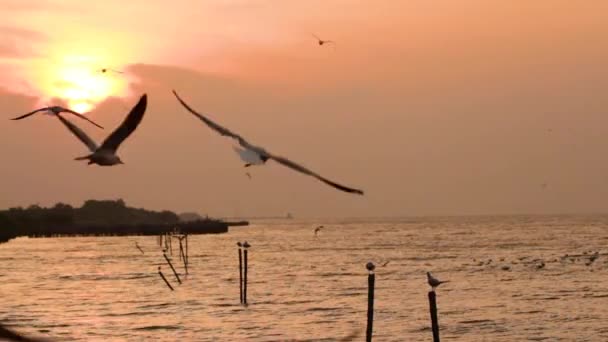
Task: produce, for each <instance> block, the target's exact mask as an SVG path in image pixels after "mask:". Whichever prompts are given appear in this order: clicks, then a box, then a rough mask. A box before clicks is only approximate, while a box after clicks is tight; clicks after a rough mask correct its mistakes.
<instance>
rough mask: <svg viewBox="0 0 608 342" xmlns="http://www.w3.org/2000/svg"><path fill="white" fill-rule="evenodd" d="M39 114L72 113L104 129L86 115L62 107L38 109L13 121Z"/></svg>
mask: <svg viewBox="0 0 608 342" xmlns="http://www.w3.org/2000/svg"><path fill="white" fill-rule="evenodd" d="M39 112H42V113H47V114H49V115H55V116H57V115H59V114H60V113H70V114H73V115H76V116H77V117H79V118H81V119H83V120H86V121H88V122H90V123H92V124H93V125H95V126H97V127H99V128H101V129H103V127H102V126H100V125H98V124H97V123H95V122H93V121H92V120H91V119H89V118H87V117H86V116H84V115H82V114H80V113H78V112H75V111H73V110H71V109H68V108H63V107H61V106H50V107H44V108H40V109H36V110H35V111H32V112H29V113H27V114H23V115H21V116H18V117H16V118H12V119H11V120H21V119H25V118H27V117H28V116H31V115H34V114H36V113H39Z"/></svg>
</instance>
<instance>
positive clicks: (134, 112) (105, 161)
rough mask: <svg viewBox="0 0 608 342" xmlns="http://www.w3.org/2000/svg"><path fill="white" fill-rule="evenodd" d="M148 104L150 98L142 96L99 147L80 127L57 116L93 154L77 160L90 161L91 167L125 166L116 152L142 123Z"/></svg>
mask: <svg viewBox="0 0 608 342" xmlns="http://www.w3.org/2000/svg"><path fill="white" fill-rule="evenodd" d="M147 104H148V97H147V95H146V94H144V95H142V96H141V98H140V99H139V102H137V104H136V105H135V107H133V109H131V112H130V113H129V115H128V116H127V117H126V119H125V120H124V121H123V122H122V124H121V125H120V126H119V127H118V128H116V130H115V131H114V132H112V134H110V135H109V136H108V137H107V138H106V140H105V141H104V142H103V144H101V146H97V144H96V143H95V142H94V141H93V139H91V138H89V136H88V135H86V133H85V132H84V131H82V130H81V129H80V128H78V126H76V125H74V124H73V123H71V122H70V121H68V120H67V119H65V118H63V117H62V116H61V115H57V118H59V120H61V122H62V123H63V124H64V125H65V126H66V127H67V128H68V129H69V130H70V131H71V132H72V133H74V135H75V136H76V137H77V138H78V139H80V141H82V142H83V143H84V144H85V145H87V147H88V148H89V150H90V151H91V152H92V154H89V155H88V156H84V157H78V158H75V160H89V163H88V164H89V165H91V164H97V165H100V166H112V165H116V164H124V163H123V162H122V160H120V158H119V157H118V156H117V155H116V151H117V150H118V147H119V146H120V144H121V143H122V142H123V141H124V140H125V139H127V138H128V137H129V135H131V133H133V131H135V129H136V128H137V126H138V125H139V123H140V122H141V120H142V118H143V117H144V113H145V112H146V106H147Z"/></svg>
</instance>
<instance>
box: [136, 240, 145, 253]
mask: <svg viewBox="0 0 608 342" xmlns="http://www.w3.org/2000/svg"><path fill="white" fill-rule="evenodd" d="M135 247H137V249H139V251H140V252H141V254H144V250H143V249H141V247H139V244H138V243H137V241H135Z"/></svg>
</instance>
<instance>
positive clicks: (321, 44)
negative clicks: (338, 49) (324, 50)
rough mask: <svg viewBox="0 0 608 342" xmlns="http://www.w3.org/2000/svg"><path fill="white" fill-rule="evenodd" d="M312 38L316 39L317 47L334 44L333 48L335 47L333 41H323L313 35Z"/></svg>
mask: <svg viewBox="0 0 608 342" xmlns="http://www.w3.org/2000/svg"><path fill="white" fill-rule="evenodd" d="M312 36H313V37H315V38H316V39H317V43H318V44H319V46H323V44H334V46H335V45H336V42H334V41H333V40H323V39H321V38H319V36H317V35H316V34H314V33H313V34H312Z"/></svg>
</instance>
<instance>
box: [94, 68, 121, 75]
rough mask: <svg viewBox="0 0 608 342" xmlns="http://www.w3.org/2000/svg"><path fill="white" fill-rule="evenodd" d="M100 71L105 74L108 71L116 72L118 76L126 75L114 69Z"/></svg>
mask: <svg viewBox="0 0 608 342" xmlns="http://www.w3.org/2000/svg"><path fill="white" fill-rule="evenodd" d="M100 71H101V72H102V73H104V74H105V73H107V72H108V71H111V72H114V73H117V74H124V72H122V71H118V70H114V69H110V68H102V69H101V70H100Z"/></svg>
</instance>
